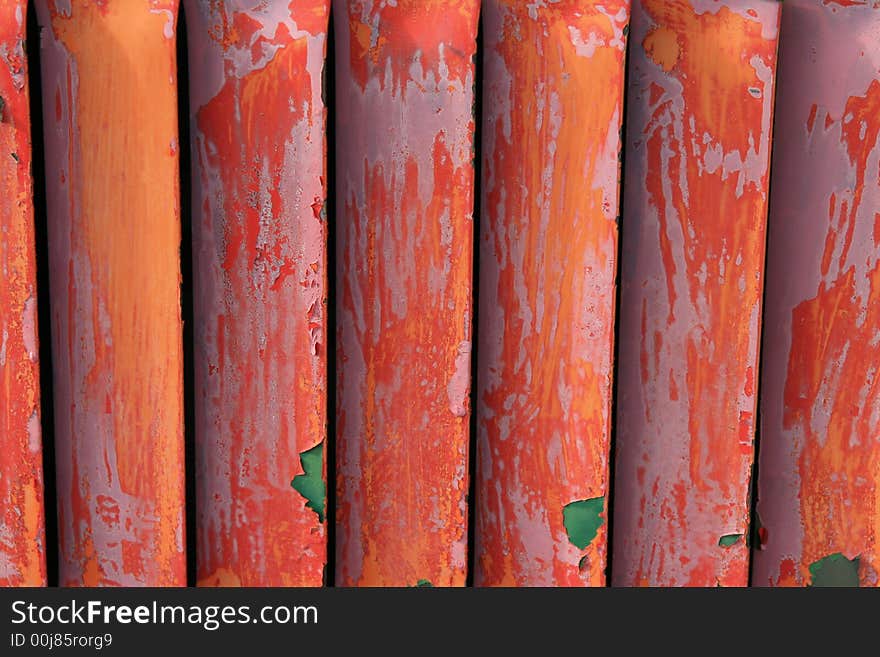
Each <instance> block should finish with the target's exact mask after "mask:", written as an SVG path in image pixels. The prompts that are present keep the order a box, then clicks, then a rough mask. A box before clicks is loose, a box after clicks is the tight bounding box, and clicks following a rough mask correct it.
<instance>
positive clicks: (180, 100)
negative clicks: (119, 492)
mask: <svg viewBox="0 0 880 657" xmlns="http://www.w3.org/2000/svg"><path fill="white" fill-rule="evenodd" d="M189 110H190V107H189V51H188V49H187V29H186V12H185V11H184V8H183V4H182V3H181V5H180V10H179V12H178V16H177V144H178V147H177V151H178V157H179V174H178V175H179V190H180V310H181V319H182V320H183V338H182V339H183V422H184V475H185V477H186V485H185V487H186V488H185V497H184V499H185V500H186V503H185V507H186V508H185V511H184V514H185V515H184V517H185V526H186V531H185V536H186V539H185V545H186V583H187V586H195V585H196V583H197V581H198V570H197V568H198V563H197V559H196V555H197V548H198V541H197V536H198V534H197V526H196V520H197V516H196V462H195V459H196V427H195V370H194V367H195V362H194V353H193V350H194V342H193V340H194V339H195V338H194V334H193V321H194V313H193V285H194V283H193V253H192V250H193V242H192V237H193V225H192V217H193V212H192V169H191V168H190V165H191V154H190V153H191V151H190V130H189V127H190V123H189Z"/></svg>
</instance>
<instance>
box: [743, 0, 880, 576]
mask: <svg viewBox="0 0 880 657" xmlns="http://www.w3.org/2000/svg"><path fill="white" fill-rule="evenodd" d="M779 74H780V85H779V93H778V96H777V103H778V105H777V107H778V120H777V129H776V143H775V151H774V170H773V190H772V191H773V194H772V199H771V207H770V228H769V231H770V233H769V242H768V249H769V250H768V266H767V293H766V294H767V296H766V299H767V310H766V313H765V328H764V335H765V337H764V352H763V363H764V371H763V377H762V381H761V395H762V397H761V408H762V418H761V434H760V435H761V444H760V455H759V468H758V477H759V481H758V507H757V508H758V514H759V515H760V518H761V523H762V525H763V528H764V531H763V532H762V536H763V540H762V541H761V544H760V545H759V546H753V547H754V548H755V549H754V557H753V558H754V569H753V580H752V583H753V584H754V585H757V586H768V585H776V586H806V585H810V584H811V582H812V583H813V584H814V585H816V578H815V576H816V575H817V573H818V572H820V567H821V566H822V565H823V564H824V565H825V566H827V567H826V568H825V569H824V570H822V571H821V572H823V573H827V572H828V571H829V569H831V566H830V565H829V564H832V565H833V563H835V559H836V560H837V561H836V562H837V563H841V564H849V565H850V566H851V571H852V577H843V578H837V579H836V580H834V581H837V582H842V583H843V584H846V583H849V584H856V583H858V584H860V585H861V586H876V585H877V584H878V569H880V429H878V426H880V382H878V381H880V372H878V364H880V176H878V167H880V137H878V135H880V3H878V2H848V3H842V2H825V1H822V0H809V1H807V0H787V1H786V3H785V9H784V11H783V19H782V40H781V45H780V60H779ZM831 557H834V558H831Z"/></svg>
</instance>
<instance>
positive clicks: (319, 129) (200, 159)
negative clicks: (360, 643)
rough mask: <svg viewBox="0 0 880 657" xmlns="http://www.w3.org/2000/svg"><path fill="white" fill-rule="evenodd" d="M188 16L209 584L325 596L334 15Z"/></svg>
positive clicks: (199, 474)
mask: <svg viewBox="0 0 880 657" xmlns="http://www.w3.org/2000/svg"><path fill="white" fill-rule="evenodd" d="M184 9H185V10H186V18H187V30H188V35H189V39H188V47H189V60H190V98H191V119H190V120H191V130H192V135H193V140H192V161H193V189H194V194H193V217H194V219H193V223H194V231H193V252H194V263H195V266H194V269H195V282H194V286H195V294H194V302H195V308H194V316H195V345H194V346H195V386H196V440H197V468H196V479H197V484H196V485H197V495H198V507H197V513H198V541H197V545H198V581H199V583H200V584H203V585H206V584H207V585H222V586H230V585H242V586H297V585H310V586H317V585H320V584H321V582H322V578H323V569H324V565H325V563H326V552H327V547H326V532H325V516H326V508H325V506H326V505H325V490H326V484H325V470H326V468H325V459H324V453H325V438H326V400H327V392H326V385H327V381H326V367H327V363H326V353H327V336H326V334H325V325H326V303H327V289H326V288H327V286H326V278H327V276H326V226H327V220H326V210H325V208H324V202H325V196H326V178H325V176H326V137H325V123H326V108H325V106H324V101H323V99H322V83H323V73H324V71H323V69H324V58H325V50H326V35H327V27H328V17H329V9H330V2H329V0H311V1H308V2H296V3H289V2H287V1H286V0H285V1H274V2H268V3H267V2H257V1H253V2H248V1H240V0H227V1H224V2H219V3H218V2H214V1H211V0H186V1H185V3H184ZM306 470H307V471H306ZM301 484H305V486H303V485H301Z"/></svg>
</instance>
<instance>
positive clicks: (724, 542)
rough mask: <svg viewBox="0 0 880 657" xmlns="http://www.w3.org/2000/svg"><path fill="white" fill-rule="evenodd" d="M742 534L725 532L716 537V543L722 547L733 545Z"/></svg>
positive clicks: (739, 539)
mask: <svg viewBox="0 0 880 657" xmlns="http://www.w3.org/2000/svg"><path fill="white" fill-rule="evenodd" d="M742 537H743V535H742V534H725V535H724V536H722V537H721V538H719V539H718V545H720V546H721V547H723V548H729V547H733V546H734V545H736V544H737V543H739V542H740V541H741V540H742Z"/></svg>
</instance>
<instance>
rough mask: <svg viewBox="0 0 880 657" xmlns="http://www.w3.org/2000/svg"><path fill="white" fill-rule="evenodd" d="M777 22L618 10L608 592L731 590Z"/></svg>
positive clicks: (767, 7)
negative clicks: (620, 64) (621, 177)
mask: <svg viewBox="0 0 880 657" xmlns="http://www.w3.org/2000/svg"><path fill="white" fill-rule="evenodd" d="M779 12H780V3H778V2H776V1H775V0H722V1H721V2H717V1H713V2H710V1H708V0H636V1H634V2H633V19H632V31H631V34H630V36H631V39H632V43H631V51H630V70H629V80H630V82H629V84H630V88H629V101H628V102H629V105H628V107H629V110H628V116H627V132H626V134H627V144H626V172H625V180H626V182H625V185H624V193H625V198H624V217H623V227H622V231H623V235H622V245H621V248H622V251H621V258H622V268H621V286H622V290H621V311H620V313H621V316H620V333H619V340H620V345H619V351H618V353H619V380H618V384H617V385H618V388H617V389H618V406H617V461H616V479H615V491H614V492H615V499H614V545H613V546H612V547H613V550H614V554H613V557H614V560H613V573H612V577H613V582H612V583H613V584H615V585H643V584H647V585H654V586H663V585H679V586H685V585H695V586H715V585H723V586H730V585H733V586H744V585H746V583H747V574H748V559H749V553H748V547H747V546H746V540H745V535H746V533H747V531H748V526H749V478H750V467H751V465H752V458H753V439H754V433H755V405H756V404H755V402H756V389H755V383H756V381H757V376H758V371H757V367H758V344H759V328H760V327H759V325H760V317H761V297H762V291H763V267H764V246H765V222H766V213H767V188H768V174H769V159H770V140H771V126H772V109H773V94H774V88H773V84H774V73H775V68H776V45H777V33H778V19H779ZM727 542H729V543H730V544H728V545H725V543H727Z"/></svg>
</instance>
